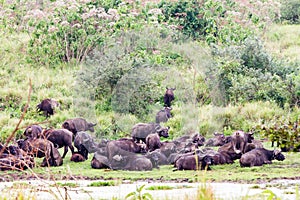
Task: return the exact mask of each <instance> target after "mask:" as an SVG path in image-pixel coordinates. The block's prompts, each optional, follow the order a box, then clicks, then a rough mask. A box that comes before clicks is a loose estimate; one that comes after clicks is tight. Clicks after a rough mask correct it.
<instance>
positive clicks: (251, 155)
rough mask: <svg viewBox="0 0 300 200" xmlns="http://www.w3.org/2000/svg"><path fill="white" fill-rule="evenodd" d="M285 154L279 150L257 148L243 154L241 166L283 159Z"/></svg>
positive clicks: (260, 164)
mask: <svg viewBox="0 0 300 200" xmlns="http://www.w3.org/2000/svg"><path fill="white" fill-rule="evenodd" d="M284 159H285V156H284V155H283V154H282V153H281V152H280V151H279V150H267V149H265V148H256V149H253V150H251V151H249V152H247V153H245V154H243V155H242V157H241V159H240V165H241V167H253V166H262V165H264V164H272V160H279V161H283V160H284Z"/></svg>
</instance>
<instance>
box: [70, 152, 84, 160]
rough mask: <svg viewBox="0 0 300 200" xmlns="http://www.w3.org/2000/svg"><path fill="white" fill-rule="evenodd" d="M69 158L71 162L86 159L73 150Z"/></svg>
mask: <svg viewBox="0 0 300 200" xmlns="http://www.w3.org/2000/svg"><path fill="white" fill-rule="evenodd" d="M70 160H71V161H73V162H83V161H85V160H86V158H85V157H84V156H83V155H81V153H79V152H74V154H73V155H72V156H71V159H70Z"/></svg>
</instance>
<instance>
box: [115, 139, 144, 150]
mask: <svg viewBox="0 0 300 200" xmlns="http://www.w3.org/2000/svg"><path fill="white" fill-rule="evenodd" d="M110 143H111V144H114V145H115V146H117V147H119V148H120V149H122V150H124V151H128V152H132V153H146V146H145V144H141V143H136V142H134V140H133V139H131V138H121V139H118V140H112V141H110Z"/></svg>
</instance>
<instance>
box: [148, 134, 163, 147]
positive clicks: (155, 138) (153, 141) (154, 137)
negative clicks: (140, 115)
mask: <svg viewBox="0 0 300 200" xmlns="http://www.w3.org/2000/svg"><path fill="white" fill-rule="evenodd" d="M159 137H160V135H159V134H158V133H151V134H149V135H148V136H147V137H146V145H147V149H148V150H149V151H154V150H155V149H159V148H160V147H161V142H160V139H159Z"/></svg>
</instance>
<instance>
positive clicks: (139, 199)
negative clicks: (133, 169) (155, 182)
mask: <svg viewBox="0 0 300 200" xmlns="http://www.w3.org/2000/svg"><path fill="white" fill-rule="evenodd" d="M145 186H146V185H142V186H140V187H136V191H134V192H131V193H129V194H127V195H126V197H125V199H133V200H146V199H153V197H152V195H151V194H150V193H147V192H146V193H143V189H144V187H145Z"/></svg>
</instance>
